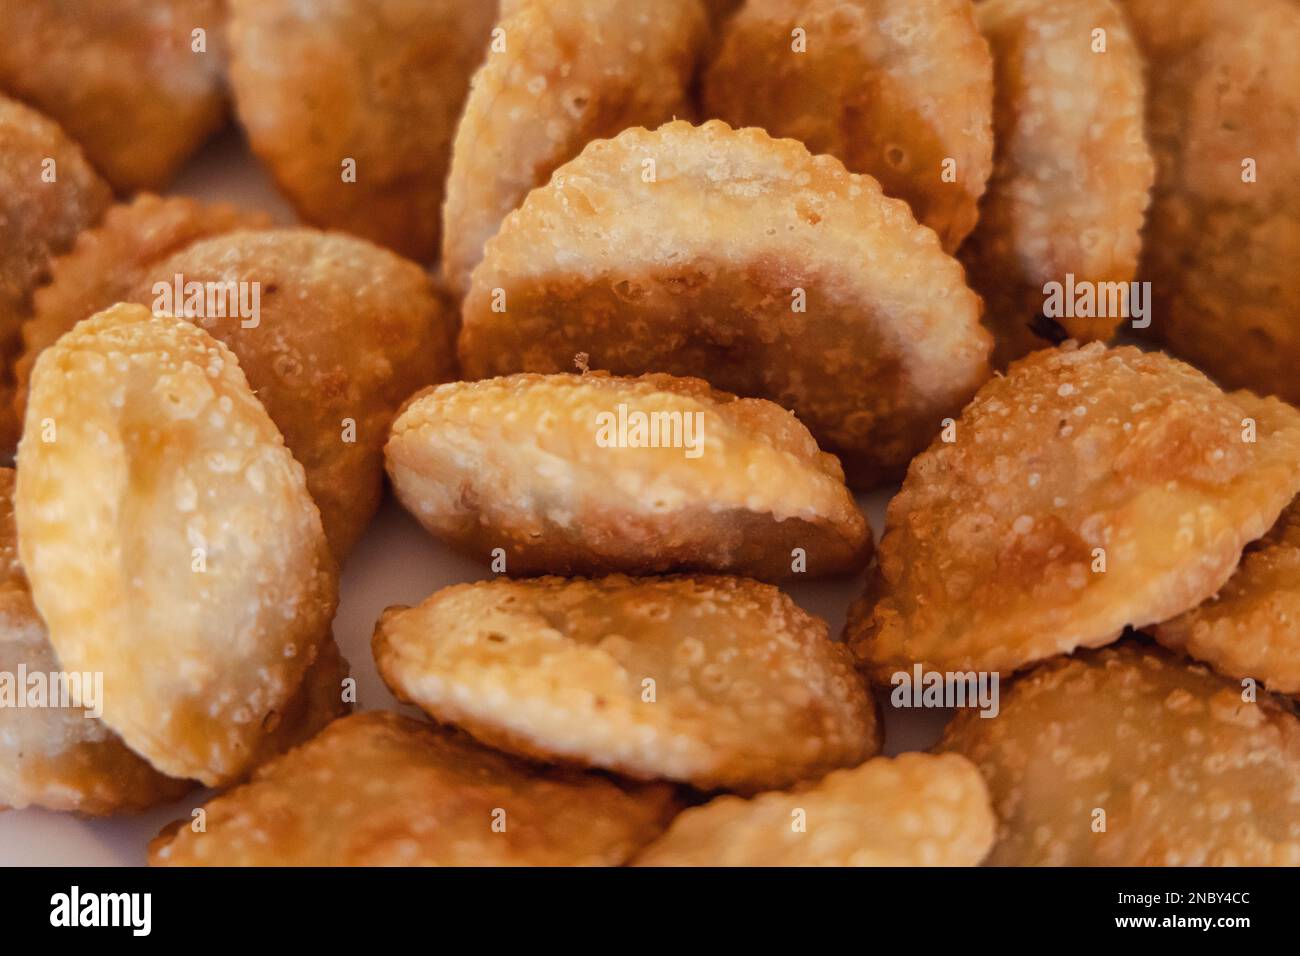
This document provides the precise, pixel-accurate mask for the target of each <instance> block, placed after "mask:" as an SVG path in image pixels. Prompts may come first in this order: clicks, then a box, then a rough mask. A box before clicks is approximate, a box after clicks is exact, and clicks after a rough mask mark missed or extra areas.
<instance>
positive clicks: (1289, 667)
mask: <svg viewBox="0 0 1300 956" xmlns="http://www.w3.org/2000/svg"><path fill="white" fill-rule="evenodd" d="M1149 630H1150V632H1151V634H1152V636H1153V637H1155V639H1156V640H1157V641H1159V642H1160V643H1161V644H1164V645H1165V646H1166V647H1172V648H1175V649H1177V650H1180V651H1184V652H1185V653H1187V654H1190V655H1191V656H1192V657H1195V658H1196V659H1198V660H1202V661H1205V662H1206V663H1207V664H1209V665H1210V666H1211V667H1213V668H1214V669H1215V670H1217V671H1219V672H1221V673H1223V674H1227V675H1228V676H1229V677H1237V678H1244V677H1253V678H1256V679H1257V680H1261V681H1263V682H1264V683H1265V684H1267V685H1268V687H1269V688H1270V689H1271V690H1275V691H1278V692H1279V693H1283V694H1293V695H1294V694H1300V501H1293V502H1292V503H1291V504H1290V505H1289V506H1288V507H1287V509H1286V510H1285V511H1283V512H1282V516H1281V517H1280V518H1278V520H1277V524H1275V525H1273V527H1272V529H1271V530H1270V531H1269V532H1268V534H1266V535H1265V536H1264V537H1263V538H1261V539H1260V540H1258V541H1256V542H1254V543H1253V544H1252V545H1251V546H1250V547H1248V548H1247V549H1246V553H1245V554H1244V555H1243V556H1242V559H1241V565H1240V566H1239V567H1238V568H1237V571H1236V573H1235V574H1233V576H1232V577H1231V578H1229V579H1228V583H1227V584H1225V585H1224V586H1223V587H1222V588H1221V589H1220V591H1219V593H1218V594H1216V595H1215V596H1214V597H1213V598H1211V599H1210V600H1208V601H1206V602H1205V603H1204V604H1202V605H1200V606H1199V607H1197V608H1195V609H1194V610H1191V611H1188V612H1187V613H1186V614H1181V615H1179V616H1178V617H1176V618H1174V619H1173V620H1172V621H1166V622H1164V623H1163V624H1159V625H1157V626H1156V627H1153V628H1150V629H1149Z"/></svg>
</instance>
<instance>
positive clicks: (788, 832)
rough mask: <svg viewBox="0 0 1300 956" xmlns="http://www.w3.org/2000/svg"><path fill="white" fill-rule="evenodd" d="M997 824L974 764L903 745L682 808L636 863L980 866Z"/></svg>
mask: <svg viewBox="0 0 1300 956" xmlns="http://www.w3.org/2000/svg"><path fill="white" fill-rule="evenodd" d="M800 823H802V828H798V825H799V824H800ZM995 829H996V820H995V819H994V817H993V810H992V808H991V807H990V806H989V793H988V787H987V786H985V784H984V780H983V778H982V777H981V776H980V774H979V771H978V770H976V769H975V765H974V764H972V763H971V762H970V761H968V760H966V759H965V758H963V757H959V756H957V755H955V754H945V755H942V756H933V755H931V754H919V753H906V754H902V755H901V756H898V757H876V758H875V759H874V760H868V761H867V762H866V763H864V764H863V765H862V766H860V767H857V768H855V769H852V770H837V771H835V772H834V773H832V774H829V775H828V776H826V777H825V779H823V780H821V781H820V782H819V783H815V784H808V785H805V786H802V787H799V788H797V789H795V790H794V791H792V792H788V793H783V792H777V793H764V794H760V795H759V796H757V797H754V798H753V799H751V800H746V799H743V798H741V797H734V796H724V797H718V798H717V799H715V800H712V801H710V802H709V803H706V804H704V805H703V806H701V807H695V808H693V809H690V810H686V811H685V812H683V813H682V814H681V815H680V816H678V817H677V819H676V820H674V821H673V823H672V825H671V826H669V828H668V830H667V832H666V833H664V835H663V836H661V837H660V838H659V839H658V840H656V841H655V842H654V843H652V844H650V846H648V847H646V849H645V850H644V851H643V852H642V853H641V854H640V855H639V856H638V857H637V858H636V861H635V863H636V865H637V866H978V865H979V862H980V860H982V859H983V858H984V856H985V854H987V853H988V851H989V848H990V847H991V846H992V845H993V838H994V834H995Z"/></svg>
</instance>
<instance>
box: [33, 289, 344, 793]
mask: <svg viewBox="0 0 1300 956" xmlns="http://www.w3.org/2000/svg"><path fill="white" fill-rule="evenodd" d="M27 421H28V422H29V423H30V428H28V429H27V430H26V434H25V436H24V439H23V441H22V442H21V443H20V444H19V448H18V480H17V488H16V493H15V512H16V514H17V520H18V529H19V553H20V554H21V557H22V563H23V566H24V567H25V568H26V569H27V574H28V578H29V579H30V581H31V590H32V596H33V598H34V600H35V603H36V607H37V608H38V609H39V611H40V614H41V617H42V618H43V619H44V620H45V622H46V624H47V626H48V628H49V632H50V642H51V643H52V644H53V646H54V649H55V651H56V653H57V654H58V657H59V660H60V661H61V662H62V663H63V665H64V666H65V667H67V668H68V669H70V670H74V671H92V672H95V671H100V672H103V674H104V707H103V710H104V721H105V722H106V723H107V724H108V725H109V726H110V727H112V728H113V729H114V730H115V731H117V733H118V734H120V735H121V736H122V738H123V739H124V740H125V741H126V743H127V744H128V746H130V747H131V749H132V750H134V751H136V752H137V753H139V754H141V755H142V756H144V757H146V758H147V759H148V760H149V762H150V763H152V764H153V765H154V766H155V767H156V768H158V769H159V770H161V771H163V772H165V773H167V774H169V775H171V776H176V777H191V778H194V779H197V780H200V781H202V782H204V783H206V784H209V785H215V784H218V783H221V782H225V781H229V780H232V779H234V778H237V777H238V776H239V775H240V774H242V773H243V772H244V771H246V770H247V769H248V768H249V767H250V766H251V763H252V761H253V760H254V759H256V755H257V754H256V748H257V746H258V744H259V742H260V740H261V738H262V737H263V735H264V733H265V730H266V722H267V721H268V719H271V720H275V719H276V718H274V716H273V715H275V714H277V713H280V712H281V711H282V709H283V708H284V706H285V704H286V703H287V702H288V701H289V699H290V698H291V697H292V696H293V695H294V693H295V692H296V691H297V689H298V686H299V684H300V683H301V682H302V677H303V674H304V672H305V671H306V670H307V668H308V667H309V666H310V665H311V663H312V662H313V660H315V659H316V657H317V651H318V648H319V647H320V644H321V642H322V641H324V640H325V639H326V638H327V635H328V632H329V622H330V619H331V618H332V616H333V614H334V607H335V603H336V600H337V571H336V568H335V565H334V562H333V559H332V558H331V556H330V553H329V549H328V546H327V545H326V543H325V536H324V534H323V532H322V530H321V523H320V513H319V512H318V511H317V510H316V506H315V505H314V504H313V503H312V501H311V498H310V497H309V496H308V494H307V489H306V485H305V482H304V479H303V472H302V466H301V465H299V464H298V463H297V462H296V461H294V460H293V457H292V456H291V455H290V454H289V451H288V449H286V448H285V447H284V443H283V440H282V439H281V437H280V434H279V432H277V431H276V429H275V425H274V424H272V422H271V420H270V418H269V417H267V414H266V412H265V410H264V409H263V408H262V405H261V404H260V403H259V402H258V400H257V398H256V397H255V396H254V395H253V393H252V391H251V390H250V389H249V387H248V383H247V380H246V379H245V378H244V374H243V372H242V371H241V370H240V369H239V365H238V364H237V362H236V360H235V357H234V356H233V355H232V354H231V353H230V352H229V351H228V350H227V349H226V347H225V346H224V345H221V344H220V343H219V342H217V341H216V340H214V339H213V338H211V337H210V336H208V335H207V334H206V333H204V332H203V331H202V330H201V329H199V328H197V327H196V326H194V325H191V324H190V323H188V322H185V321H183V320H180V319H174V318H172V317H170V316H159V317H154V316H151V315H150V313H149V311H148V309H145V308H143V307H142V306H133V305H119V306H115V307H113V308H112V309H109V310H108V311H106V312H102V313H100V314H99V315H97V316H94V317H92V318H90V319H87V320H86V321H84V322H82V323H80V324H79V325H78V326H77V327H76V328H74V329H73V330H72V331H71V332H69V333H68V334H67V335H65V336H64V337H63V338H61V339H60V340H59V341H58V343H57V344H55V345H53V346H51V347H50V348H48V349H46V350H45V351H44V352H43V353H42V354H41V357H40V358H39V359H38V360H37V362H36V367H35V369H34V370H33V372H32V382H31V390H30V394H29V400H28V407H27ZM70 488H75V489H76V493H75V494H69V493H68V490H69V489H70Z"/></svg>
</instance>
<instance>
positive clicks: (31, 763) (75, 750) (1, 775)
mask: <svg viewBox="0 0 1300 956" xmlns="http://www.w3.org/2000/svg"><path fill="white" fill-rule="evenodd" d="M13 487H14V472H13V469H12V468H0V673H3V674H6V675H9V677H10V679H11V680H16V679H17V676H16V675H17V674H18V672H19V668H24V667H25V668H26V672H27V674H29V675H30V674H41V675H51V674H56V673H58V672H59V670H60V668H59V663H58V660H57V659H56V658H55V656H54V649H53V648H52V647H51V646H50V641H49V637H48V636H47V634H46V632H45V625H44V623H42V621H41V617H40V615H39V614H37V613H36V607H35V606H34V605H33V604H32V595H31V591H30V589H29V588H28V586H27V576H26V575H25V574H24V573H23V568H22V564H21V563H20V562H19V560H18V533H17V530H16V529H15V527H14V511H13ZM19 692H20V693H21V692H23V688H19ZM191 786H192V784H190V783H188V782H186V781H184V780H173V779H171V778H169V777H165V776H163V775H162V774H160V773H159V772H158V771H156V770H154V769H153V767H151V766H150V765H149V764H148V762H146V761H145V760H144V759H142V758H140V757H138V756H136V755H135V754H134V753H132V752H131V751H130V750H129V749H127V747H126V745H125V744H123V743H122V741H121V740H120V739H119V738H118V736H117V735H116V734H114V733H113V732H112V731H111V730H109V729H108V727H107V726H106V725H105V724H104V722H103V721H102V720H97V719H94V718H91V717H87V716H86V709H85V708H84V707H53V706H49V707H39V708H37V707H31V708H22V709H20V708H17V707H12V706H6V707H0V806H7V807H10V808H13V809H16V810H21V809H23V808H24V807H29V806H35V807H44V808H45V809H47V810H61V811H73V812H77V813H84V814H87V815H93V816H101V815H105V814H112V813H130V812H134V811H139V810H144V809H146V808H148V807H150V806H153V805H154V804H156V803H165V802H167V801H168V800H174V799H176V798H178V797H180V796H181V795H182V794H184V793H185V791H186V790H188V789H189V788H190V787H191Z"/></svg>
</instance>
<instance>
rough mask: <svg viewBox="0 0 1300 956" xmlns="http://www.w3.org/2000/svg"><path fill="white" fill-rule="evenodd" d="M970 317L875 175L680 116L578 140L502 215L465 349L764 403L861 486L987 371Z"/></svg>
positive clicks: (502, 362)
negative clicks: (585, 366) (688, 378)
mask: <svg viewBox="0 0 1300 956" xmlns="http://www.w3.org/2000/svg"><path fill="white" fill-rule="evenodd" d="M647 179H652V180H653V181H649V182H648V181H646V180H647ZM498 290H499V291H498ZM502 305H503V306H504V309H505V311H504V312H502V311H494V307H497V308H499V307H500V306H502ZM979 309H980V304H979V298H978V297H977V296H976V295H975V294H974V293H973V292H971V291H970V290H969V289H968V288H967V287H966V283H965V279H964V277H963V274H962V270H961V266H960V265H958V264H957V262H956V261H955V260H953V259H950V258H949V257H948V256H946V255H944V253H943V250H942V249H940V248H939V241H938V239H937V237H936V236H935V234H934V233H933V232H932V231H931V230H929V229H924V228H922V227H920V226H918V225H917V224H916V221H915V220H914V219H913V218H912V215H911V213H910V212H909V211H908V208H907V204H906V203H904V202H902V201H900V200H891V199H886V198H885V197H884V195H883V194H882V193H881V191H880V187H879V185H878V184H877V183H876V182H875V180H873V179H871V178H870V177H868V176H856V175H851V174H849V173H848V172H846V171H845V169H844V166H843V165H842V164H841V163H840V162H839V160H837V159H834V158H833V157H830V156H817V157H814V156H812V155H810V154H809V153H808V151H807V150H806V149H805V148H804V147H803V146H802V145H801V144H799V143H796V142H794V141H793V140H776V139H772V138H770V137H769V136H767V135H766V134H765V133H763V132H762V131H761V130H756V129H748V130H733V129H731V128H730V127H729V126H727V125H726V124H725V123H721V122H717V121H714V122H709V123H706V124H705V125H703V126H700V127H694V126H691V125H689V124H687V123H680V122H678V123H669V124H668V125H666V126H664V127H662V128H660V129H659V130H657V131H655V132H648V131H646V130H643V129H632V130H627V131H626V132H624V133H622V134H621V135H619V136H618V137H617V138H616V139H613V140H606V141H599V142H595V143H592V144H591V145H590V146H588V147H587V148H586V149H585V150H584V151H583V153H582V155H581V156H579V157H578V158H577V159H575V160H574V161H573V162H571V163H569V164H567V165H565V166H564V167H562V168H561V169H559V170H557V171H556V173H555V175H554V177H552V179H551V182H550V184H549V185H547V186H545V187H543V188H541V189H537V190H534V191H533V193H532V194H531V195H530V196H529V197H528V199H527V200H526V201H525V202H524V205H523V206H522V207H521V208H520V209H518V210H516V211H515V212H514V213H512V214H511V215H510V216H509V217H508V218H507V219H506V222H505V224H504V225H503V226H502V229H501V232H500V233H498V234H497V236H496V237H495V238H494V239H492V241H491V242H489V243H488V247H487V254H486V258H485V259H484V261H483V263H482V264H481V265H480V266H479V267H478V269H477V270H476V271H475V273H474V282H473V288H472V290H471V291H470V294H469V297H468V298H467V299H466V301H465V304H464V310H463V315H464V327H463V330H462V335H461V341H460V353H461V358H462V361H463V363H464V370H465V372H466V375H467V377H469V378H485V377H488V376H491V375H502V374H508V373H511V372H518V371H532V372H561V371H569V370H571V369H572V367H573V366H572V362H573V358H574V355H575V353H578V352H582V353H587V354H588V355H589V361H590V365H591V367H592V368H602V369H608V370H609V371H611V372H614V373H615V374H620V375H636V374H640V373H642V372H649V371H657V372H669V373H672V374H676V375H697V376H700V377H702V378H706V379H708V380H709V381H710V382H711V383H712V384H713V385H715V386H717V387H719V388H724V389H726V390H728V391H731V392H735V393H737V394H740V395H745V396H752V397H759V398H768V399H770V400H772V401H775V402H777V403H778V404H781V405H784V406H785V407H786V408H789V409H791V410H793V411H794V412H795V414H797V415H798V416H799V418H800V420H801V421H803V423H804V424H806V425H807V426H808V428H809V430H810V431H811V432H812V433H813V435H814V436H816V438H817V440H818V441H819V442H820V443H821V445H822V447H823V448H826V449H827V450H828V451H832V452H834V453H835V454H837V455H839V456H840V458H841V460H842V461H843V463H844V469H845V472H846V473H847V474H848V476H849V480H850V484H855V485H859V486H870V485H873V484H876V483H879V482H880V481H882V480H884V479H885V478H887V477H892V476H896V475H897V474H898V473H900V472H901V470H902V468H903V467H904V465H905V464H906V462H907V461H908V459H909V458H911V456H912V455H914V454H915V453H916V452H918V451H920V450H921V449H922V448H924V447H925V444H926V443H927V442H928V441H929V439H930V438H931V437H932V436H933V435H934V434H935V433H936V432H937V431H938V430H939V428H940V424H941V422H942V419H943V417H944V416H945V415H947V414H950V413H955V412H956V411H957V409H959V408H960V407H961V405H962V403H963V402H965V401H966V400H968V399H969V398H970V396H971V395H972V394H974V391H975V389H976V388H977V387H978V386H979V385H980V383H981V382H983V381H984V380H985V378H987V376H988V373H989V370H988V363H987V356H988V352H989V349H990V347H991V339H990V337H989V336H988V333H987V332H985V331H984V329H983V328H981V327H980V324H979Z"/></svg>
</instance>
